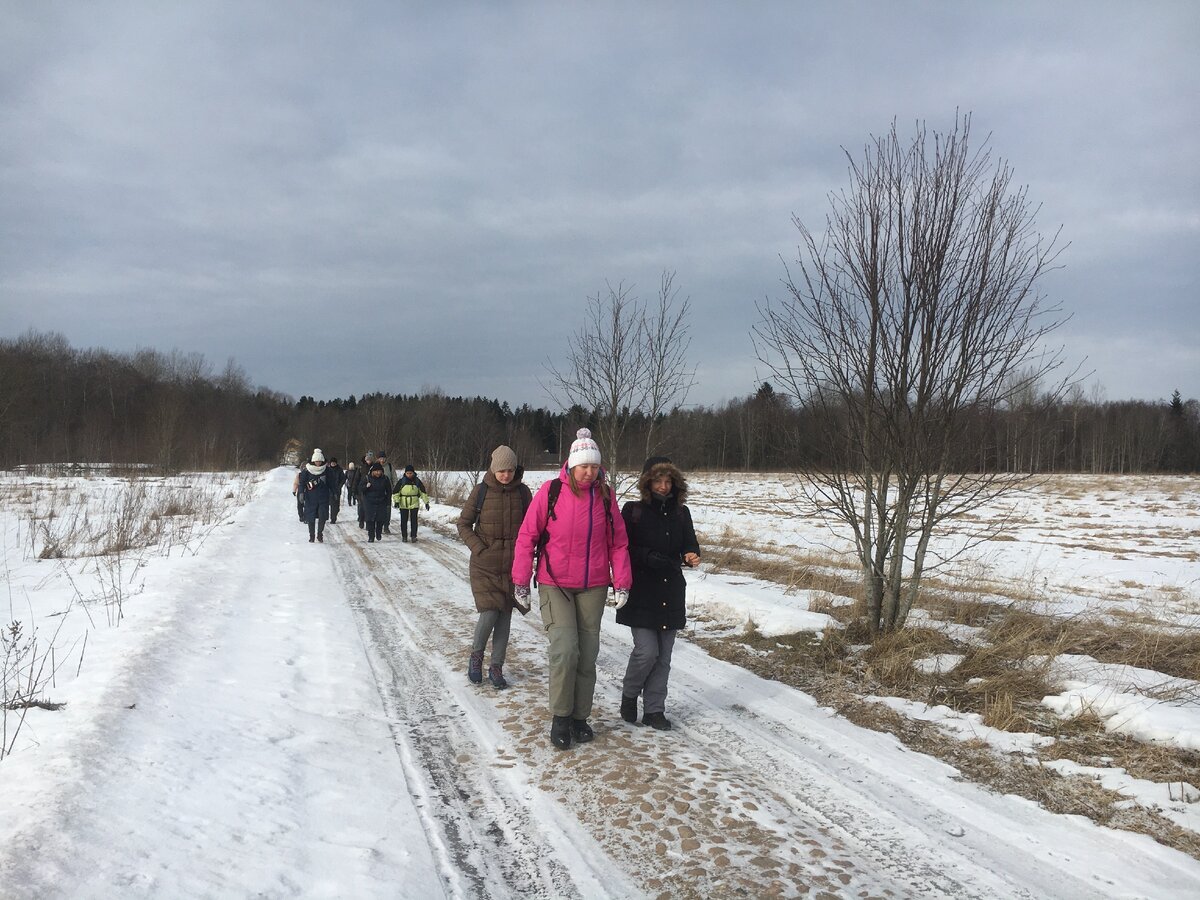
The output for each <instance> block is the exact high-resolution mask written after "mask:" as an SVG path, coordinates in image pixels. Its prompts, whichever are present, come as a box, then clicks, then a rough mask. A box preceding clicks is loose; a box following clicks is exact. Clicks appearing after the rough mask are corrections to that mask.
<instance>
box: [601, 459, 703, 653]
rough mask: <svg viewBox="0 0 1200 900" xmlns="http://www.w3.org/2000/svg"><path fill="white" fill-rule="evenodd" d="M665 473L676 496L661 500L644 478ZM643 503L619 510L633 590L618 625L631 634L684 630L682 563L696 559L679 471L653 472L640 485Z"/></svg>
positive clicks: (620, 611) (633, 502) (634, 502)
mask: <svg viewBox="0 0 1200 900" xmlns="http://www.w3.org/2000/svg"><path fill="white" fill-rule="evenodd" d="M668 467H669V468H670V469H672V470H674V471H673V472H672V477H673V479H674V482H675V488H676V490H675V492H674V493H672V494H671V496H669V497H667V498H666V499H662V498H660V497H656V496H655V495H654V494H652V493H651V492H650V490H649V487H648V484H649V482H650V480H652V479H651V478H650V477H648V476H649V475H651V474H652V473H654V474H657V470H659V469H665V468H668ZM639 487H642V499H641V500H631V501H629V502H628V503H626V504H625V506H624V507H622V509H621V517H622V518H623V519H624V520H625V530H626V532H627V533H628V534H629V562H630V564H631V565H632V566H633V588H632V589H631V590H630V591H629V601H628V602H627V603H626V604H625V605H624V606H623V607H621V608H620V609H618V610H617V623H618V624H620V625H628V626H629V627H630V628H657V629H660V630H668V629H672V630H674V629H680V628H683V627H684V626H685V625H686V624H687V607H686V604H685V602H684V594H685V592H686V590H687V581H686V580H685V579H684V577H683V569H682V566H683V557H684V554H686V553H697V554H698V553H699V552H700V544H699V542H698V541H697V540H696V530H695V528H694V527H693V526H692V514H691V512H690V511H689V510H688V508H687V506H685V505H684V504H683V502H682V501H683V500H686V499H687V483H686V482H685V481H684V480H683V477H682V476H681V475H679V473H678V470H676V469H675V468H674V466H671V465H670V464H666V465H665V466H655V467H654V469H652V470H651V472H648V473H646V474H644V475H643V477H642V478H641V479H640V480H639Z"/></svg>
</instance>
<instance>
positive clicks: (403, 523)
mask: <svg viewBox="0 0 1200 900" xmlns="http://www.w3.org/2000/svg"><path fill="white" fill-rule="evenodd" d="M410 519H411V520H412V531H411V532H409V530H408V523H409V520H410ZM400 533H401V534H403V535H405V536H406V537H416V536H417V510H415V509H401V510H400Z"/></svg>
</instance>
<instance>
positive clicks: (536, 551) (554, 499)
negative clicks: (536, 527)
mask: <svg viewBox="0 0 1200 900" xmlns="http://www.w3.org/2000/svg"><path fill="white" fill-rule="evenodd" d="M561 493H562V481H561V480H560V479H558V478H555V479H554V480H553V481H552V482H550V490H549V491H548V492H547V494H546V525H545V526H544V527H543V528H542V533H541V534H539V535H538V539H537V543H536V544H535V545H534V547H533V586H534V587H537V570H538V560H540V559H541V558H542V556H543V555H545V553H546V544H547V543H548V542H549V541H550V520H551V519H553V520H555V521H558V516H556V515H555V514H554V506H555V504H556V503H558V495H559V494H561ZM546 571H547V572H549V573H550V574H551V575H553V574H554V573H553V572H552V571H551V570H550V557H549V556H547V557H546Z"/></svg>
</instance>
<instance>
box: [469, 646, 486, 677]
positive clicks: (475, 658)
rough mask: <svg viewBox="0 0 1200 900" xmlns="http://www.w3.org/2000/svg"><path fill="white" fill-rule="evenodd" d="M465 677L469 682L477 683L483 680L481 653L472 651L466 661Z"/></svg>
mask: <svg viewBox="0 0 1200 900" xmlns="http://www.w3.org/2000/svg"><path fill="white" fill-rule="evenodd" d="M467 678H469V679H470V680H471V684H479V683H481V682H482V681H483V653H482V652H479V653H472V654H471V658H470V660H468V661H467Z"/></svg>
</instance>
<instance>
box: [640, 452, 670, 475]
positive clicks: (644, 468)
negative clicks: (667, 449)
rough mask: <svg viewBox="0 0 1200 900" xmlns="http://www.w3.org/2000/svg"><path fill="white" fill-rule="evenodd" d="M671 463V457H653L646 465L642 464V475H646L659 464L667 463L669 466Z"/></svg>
mask: <svg viewBox="0 0 1200 900" xmlns="http://www.w3.org/2000/svg"><path fill="white" fill-rule="evenodd" d="M670 462H671V457H669V456H651V457H650V458H649V459H647V460H646V461H645V462H644V463H642V474H643V475H645V474H646V473H647V472H649V471H650V470H651V469H653V468H654V467H655V466H657V465H658V464H659V463H667V464H668V465H669V464H670Z"/></svg>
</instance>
